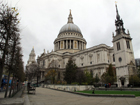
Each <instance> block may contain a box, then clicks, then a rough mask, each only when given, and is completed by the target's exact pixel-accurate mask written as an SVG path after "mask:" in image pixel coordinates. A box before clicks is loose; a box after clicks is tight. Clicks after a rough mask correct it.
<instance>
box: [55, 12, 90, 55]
mask: <svg viewBox="0 0 140 105" xmlns="http://www.w3.org/2000/svg"><path fill="white" fill-rule="evenodd" d="M86 43H87V42H86V40H85V39H84V38H83V35H82V32H81V30H80V28H79V27H78V26H77V25H75V24H74V23H73V17H72V14H71V11H70V14H69V17H68V22H67V24H65V25H64V26H63V27H62V28H61V29H60V31H59V34H58V36H57V38H56V39H55V41H54V51H57V52H60V53H66V52H69V53H75V52H78V51H80V50H84V49H86Z"/></svg>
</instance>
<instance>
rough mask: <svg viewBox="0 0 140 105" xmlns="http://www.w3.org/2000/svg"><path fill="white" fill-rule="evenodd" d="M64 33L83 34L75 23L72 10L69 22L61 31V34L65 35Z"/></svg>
mask: <svg viewBox="0 0 140 105" xmlns="http://www.w3.org/2000/svg"><path fill="white" fill-rule="evenodd" d="M63 32H78V33H80V34H82V33H81V30H80V28H79V27H78V26H77V25H75V24H74V23H73V17H72V14H71V10H70V14H69V17H68V22H67V24H65V25H64V26H63V27H62V28H61V29H60V31H59V34H60V33H63Z"/></svg>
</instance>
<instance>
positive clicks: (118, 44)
mask: <svg viewBox="0 0 140 105" xmlns="http://www.w3.org/2000/svg"><path fill="white" fill-rule="evenodd" d="M117 50H121V47H120V42H117Z"/></svg>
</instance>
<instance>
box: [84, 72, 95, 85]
mask: <svg viewBox="0 0 140 105" xmlns="http://www.w3.org/2000/svg"><path fill="white" fill-rule="evenodd" d="M85 76H86V82H87V83H88V84H89V85H90V84H93V76H92V75H91V73H90V72H88V71H87V70H86V71H85Z"/></svg>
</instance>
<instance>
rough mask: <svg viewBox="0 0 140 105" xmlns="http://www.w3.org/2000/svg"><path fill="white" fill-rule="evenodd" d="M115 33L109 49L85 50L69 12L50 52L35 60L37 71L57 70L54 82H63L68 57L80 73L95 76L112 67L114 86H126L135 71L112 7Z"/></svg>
mask: <svg viewBox="0 0 140 105" xmlns="http://www.w3.org/2000/svg"><path fill="white" fill-rule="evenodd" d="M116 13H117V15H116V20H115V26H116V30H115V31H116V34H115V35H114V33H113V41H112V42H113V47H110V46H107V45H105V44H100V45H97V46H93V47H91V48H86V44H87V42H86V40H85V39H84V38H83V35H82V32H81V30H80V29H79V27H78V26H77V25H75V24H74V23H73V17H72V14H71V12H70V14H69V17H68V22H67V24H66V25H64V26H63V27H62V28H61V30H60V32H59V34H58V37H57V38H56V39H55V41H54V51H51V52H47V53H46V52H45V51H44V53H42V54H41V55H40V56H38V58H37V62H38V64H39V66H40V68H41V70H43V71H45V72H46V73H47V72H48V71H49V70H50V68H54V69H55V70H57V71H58V74H59V76H58V79H61V80H63V72H64V71H65V67H66V64H67V62H68V60H69V58H70V57H71V58H72V59H73V61H74V62H75V64H76V65H77V66H78V68H79V69H81V70H88V71H89V72H92V73H93V76H95V75H96V74H98V76H99V77H101V75H102V74H103V73H104V72H106V68H107V67H108V65H109V64H112V65H113V66H114V67H116V76H117V84H118V86H121V85H122V84H124V85H125V86H127V85H128V84H129V75H132V74H134V72H135V60H134V52H133V46H132V42H131V41H132V38H131V36H130V34H129V31H128V32H127V33H125V28H124V27H123V21H122V19H120V16H119V13H118V9H117V5H116Z"/></svg>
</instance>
